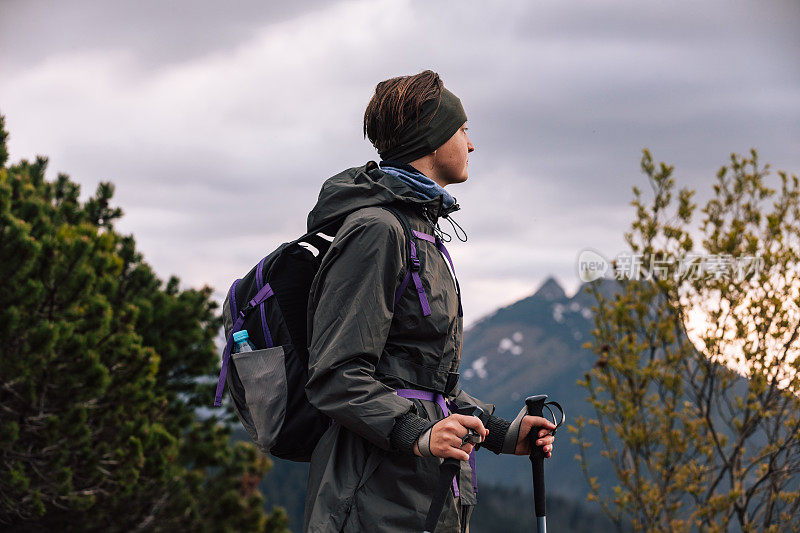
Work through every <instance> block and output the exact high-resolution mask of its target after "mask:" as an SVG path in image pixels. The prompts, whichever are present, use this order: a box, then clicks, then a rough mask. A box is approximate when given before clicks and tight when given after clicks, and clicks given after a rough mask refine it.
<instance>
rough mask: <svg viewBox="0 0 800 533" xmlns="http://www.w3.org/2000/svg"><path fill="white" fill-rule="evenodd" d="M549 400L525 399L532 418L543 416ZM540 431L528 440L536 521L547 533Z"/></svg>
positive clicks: (540, 528) (543, 398) (532, 431)
mask: <svg viewBox="0 0 800 533" xmlns="http://www.w3.org/2000/svg"><path fill="white" fill-rule="evenodd" d="M545 400H547V395H546V394H538V395H536V396H528V397H527V398H525V406H526V407H527V410H528V414H529V415H531V416H539V417H541V416H543V412H542V411H543V408H544V402H545ZM537 434H538V431H537V430H536V428H535V427H532V428H531V431H530V433H528V440H529V442H530V445H531V454H530V460H531V470H532V471H533V504H534V509H535V511H536V521H537V523H538V526H539V533H545V531H546V525H545V520H544V517H545V488H544V450H543V449H542V447H541V446H537V445H536V441H537V440H538V437H537Z"/></svg>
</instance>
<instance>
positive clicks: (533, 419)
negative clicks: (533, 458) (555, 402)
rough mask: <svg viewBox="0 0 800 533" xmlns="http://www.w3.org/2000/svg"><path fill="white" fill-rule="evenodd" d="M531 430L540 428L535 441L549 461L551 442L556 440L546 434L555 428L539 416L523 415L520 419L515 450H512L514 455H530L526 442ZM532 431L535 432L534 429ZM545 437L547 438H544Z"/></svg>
mask: <svg viewBox="0 0 800 533" xmlns="http://www.w3.org/2000/svg"><path fill="white" fill-rule="evenodd" d="M531 428H542V429H539V431H538V437H539V439H538V440H537V441H536V444H537V445H538V446H542V447H543V448H542V451H544V456H545V457H546V458H548V459H549V458H550V457H551V456H552V455H553V454H552V451H553V442H554V441H555V440H556V437H555V436H554V435H547V434H548V433H550V431H551V430H553V429H555V428H556V426H555V424H553V423H552V422H550V421H549V420H547V419H546V418H542V417H541V416H530V415H525V416H524V417H523V418H522V423H521V424H520V429H519V438H518V439H517V448H516V449H515V450H514V455H530V453H531V445H530V441H529V440H528V433H530V432H531ZM534 431H536V429H534ZM545 435H547V436H546V437H545Z"/></svg>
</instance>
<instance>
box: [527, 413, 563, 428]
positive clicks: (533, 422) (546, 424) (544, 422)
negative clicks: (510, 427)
mask: <svg viewBox="0 0 800 533" xmlns="http://www.w3.org/2000/svg"><path fill="white" fill-rule="evenodd" d="M525 419H527V420H525ZM525 419H523V421H525V422H527V423H528V424H529V427H530V426H533V427H537V428H546V429H548V430H550V429H555V428H556V425H555V424H553V423H552V422H551V421H549V420H548V419H546V418H543V417H541V416H531V415H527V416H526V417H525Z"/></svg>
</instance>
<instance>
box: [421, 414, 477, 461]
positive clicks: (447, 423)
mask: <svg viewBox="0 0 800 533" xmlns="http://www.w3.org/2000/svg"><path fill="white" fill-rule="evenodd" d="M468 428H470V429H474V430H475V431H477V432H478V434H479V435H480V436H481V439H482V440H484V439H486V436H487V435H488V434H489V430H488V429H486V428H485V427H483V423H482V422H481V419H480V418H478V417H477V416H467V415H459V414H452V415H450V416H448V417H447V418H444V419H442V420H440V421H438V422H437V423H436V424H435V425H434V426H433V428H431V453H433V455H435V456H436V457H442V458H447V457H452V458H454V459H458V460H460V461H469V454H470V453H471V452H472V448H473V447H474V446H475V445H474V444H472V443H470V442H467V443H465V444H463V445H462V444H461V439H462V438H463V437H464V436H465V435H466V434H467V429H468ZM414 453H415V454H416V455H419V456H420V457H421V456H422V455H421V454H420V453H419V448H418V447H417V445H416V444H414Z"/></svg>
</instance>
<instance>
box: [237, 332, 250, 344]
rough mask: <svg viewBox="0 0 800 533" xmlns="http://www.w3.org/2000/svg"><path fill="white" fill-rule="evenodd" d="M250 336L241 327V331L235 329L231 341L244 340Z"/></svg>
mask: <svg viewBox="0 0 800 533" xmlns="http://www.w3.org/2000/svg"><path fill="white" fill-rule="evenodd" d="M249 338H250V335H248V334H247V330H246V329H243V330H242V331H237V332H236V333H234V334H233V342H236V343H239V342H244V341H246V340H248V339H249Z"/></svg>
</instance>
